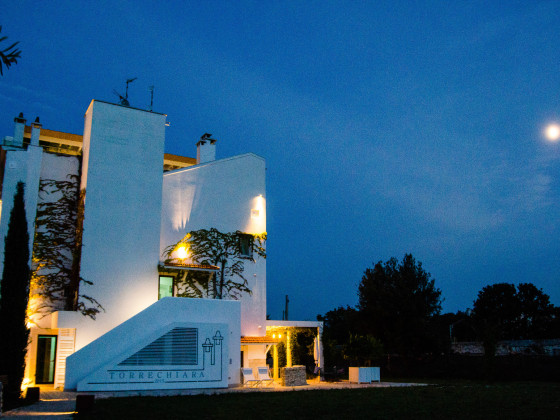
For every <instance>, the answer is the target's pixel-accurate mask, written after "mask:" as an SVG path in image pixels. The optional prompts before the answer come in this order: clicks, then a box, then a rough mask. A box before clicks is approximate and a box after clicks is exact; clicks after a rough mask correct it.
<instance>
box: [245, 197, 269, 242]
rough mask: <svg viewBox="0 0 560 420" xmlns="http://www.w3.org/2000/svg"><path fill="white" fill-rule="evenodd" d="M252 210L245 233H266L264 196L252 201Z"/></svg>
mask: <svg viewBox="0 0 560 420" xmlns="http://www.w3.org/2000/svg"><path fill="white" fill-rule="evenodd" d="M250 209H251V210H250V213H249V219H248V220H247V222H248V223H247V225H246V226H245V229H244V230H243V231H244V232H246V233H250V234H260V233H262V232H266V200H265V198H264V197H263V196H262V194H260V195H257V196H256V197H254V198H253V199H252V200H251V207H250Z"/></svg>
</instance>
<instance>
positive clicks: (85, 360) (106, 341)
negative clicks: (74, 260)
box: [58, 297, 240, 390]
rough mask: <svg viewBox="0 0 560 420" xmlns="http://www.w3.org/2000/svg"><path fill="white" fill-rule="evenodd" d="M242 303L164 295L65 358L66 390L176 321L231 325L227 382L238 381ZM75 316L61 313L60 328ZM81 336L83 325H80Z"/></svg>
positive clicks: (236, 382)
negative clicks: (67, 317) (66, 315)
mask: <svg viewBox="0 0 560 420" xmlns="http://www.w3.org/2000/svg"><path fill="white" fill-rule="evenodd" d="M239 319H240V304H239V303H238V302H233V301H221V300H214V299H183V298H170V297H168V298H163V299H161V300H159V301H158V302H156V303H155V304H153V305H151V306H150V307H149V308H147V309H146V310H144V311H142V312H140V313H139V314H137V315H136V316H134V317H132V318H131V319H129V320H127V321H126V322H124V323H122V324H121V325H119V326H117V327H116V328H115V329H113V330H111V331H109V332H108V333H106V334H105V335H103V336H102V337H101V338H100V339H98V340H96V341H93V342H92V343H90V344H88V345H87V346H85V347H84V348H82V349H81V350H80V351H77V352H76V353H74V354H73V355H71V356H69V357H68V358H67V359H66V364H67V365H66V366H67V370H66V383H65V389H67V390H72V389H76V388H77V387H78V383H79V382H80V381H82V380H83V379H84V378H86V377H87V376H88V375H91V373H92V372H94V371H96V370H99V369H102V368H103V367H104V366H105V365H107V363H108V362H110V361H111V360H113V359H115V358H118V357H121V356H122V358H125V357H126V356H127V355H128V352H130V349H131V348H134V347H135V346H138V345H139V344H140V345H147V344H149V340H148V341H147V340H146V337H147V336H149V335H150V334H151V333H152V332H153V331H156V330H158V329H159V328H161V327H165V326H166V325H170V324H173V323H177V322H188V323H192V324H196V323H221V324H227V326H228V340H227V342H228V345H227V347H228V356H227V359H226V364H227V365H228V368H227V369H228V382H227V383H229V384H231V385H236V384H239V380H240V374H239V364H240V360H239V356H240V352H239V340H240V325H239ZM73 321H74V320H73V319H72V318H69V319H66V318H65V313H59V316H58V326H59V328H67V327H74V326H75V324H74V322H73ZM77 331H78V335H79V331H80V327H78V330H77Z"/></svg>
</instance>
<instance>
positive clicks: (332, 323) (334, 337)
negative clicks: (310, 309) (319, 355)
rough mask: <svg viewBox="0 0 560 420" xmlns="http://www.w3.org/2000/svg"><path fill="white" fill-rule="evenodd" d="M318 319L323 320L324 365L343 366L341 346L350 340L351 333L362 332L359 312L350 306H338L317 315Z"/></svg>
mask: <svg viewBox="0 0 560 420" xmlns="http://www.w3.org/2000/svg"><path fill="white" fill-rule="evenodd" d="M317 320H318V321H323V337H322V341H323V356H324V358H325V366H343V365H344V364H345V363H346V362H345V360H347V359H345V358H344V355H343V348H344V346H345V345H346V344H348V341H349V340H350V336H351V335H358V334H359V333H361V332H362V329H361V320H360V314H359V313H358V311H357V310H356V309H355V308H351V307H350V306H346V308H345V307H343V306H340V307H338V308H336V309H333V310H331V311H329V312H327V313H326V314H325V315H317Z"/></svg>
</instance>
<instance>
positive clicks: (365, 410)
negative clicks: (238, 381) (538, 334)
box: [77, 381, 560, 420]
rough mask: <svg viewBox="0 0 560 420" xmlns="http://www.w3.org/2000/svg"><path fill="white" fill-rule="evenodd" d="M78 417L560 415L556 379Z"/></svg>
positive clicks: (107, 405)
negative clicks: (538, 381) (553, 381)
mask: <svg viewBox="0 0 560 420" xmlns="http://www.w3.org/2000/svg"><path fill="white" fill-rule="evenodd" d="M77 417H78V418H79V419H90V418H91V419H113V418H114V419H175V418H195V419H238V418H239V419H256V418H261V419H266V420H268V419H282V420H292V419H301V418H317V419H342V420H348V419H364V418H381V419H411V418H414V419H497V418H500V419H503V420H506V419H508V420H509V419H560V383H544V382H540V383H535V382H528V383H519V382H516V383H500V384H482V383H465V382H455V383H452V382H449V381H446V383H445V385H430V386H424V387H408V388H365V389H364V388H362V389H352V390H349V389H345V390H328V391H293V392H255V393H242V394H241V393H230V394H219V395H195V396H181V397H131V398H112V399H103V400H100V399H97V400H96V401H95V409H94V411H93V412H90V413H87V414H85V413H84V414H81V415H78V416H77Z"/></svg>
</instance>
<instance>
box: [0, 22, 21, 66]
mask: <svg viewBox="0 0 560 420" xmlns="http://www.w3.org/2000/svg"><path fill="white" fill-rule="evenodd" d="M0 32H2V25H0ZM7 39H8V37H7V36H2V37H0V42H4V41H5V40H7ZM18 44H19V42H14V43H13V44H11V45H9V46H8V47H6V48H0V75H2V76H3V75H4V73H3V71H2V66H4V67H6V68H7V69H9V68H10V66H11V65H12V64H17V59H18V58H20V57H21V50H20V49H19V48H16V45H18Z"/></svg>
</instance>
